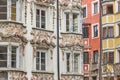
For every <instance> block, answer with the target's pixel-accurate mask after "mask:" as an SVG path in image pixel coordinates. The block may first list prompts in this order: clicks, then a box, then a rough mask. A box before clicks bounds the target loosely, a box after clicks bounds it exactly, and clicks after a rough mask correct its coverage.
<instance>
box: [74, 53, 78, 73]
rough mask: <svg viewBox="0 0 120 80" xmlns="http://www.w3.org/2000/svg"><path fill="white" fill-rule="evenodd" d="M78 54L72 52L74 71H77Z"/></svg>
mask: <svg viewBox="0 0 120 80" xmlns="http://www.w3.org/2000/svg"><path fill="white" fill-rule="evenodd" d="M78 61H79V54H76V53H75V54H74V72H78Z"/></svg>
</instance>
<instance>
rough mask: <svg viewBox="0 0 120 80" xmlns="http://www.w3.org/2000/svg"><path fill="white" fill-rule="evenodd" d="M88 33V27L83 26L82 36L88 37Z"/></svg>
mask: <svg viewBox="0 0 120 80" xmlns="http://www.w3.org/2000/svg"><path fill="white" fill-rule="evenodd" d="M88 34H89V29H88V27H84V28H83V37H84V38H88Z"/></svg>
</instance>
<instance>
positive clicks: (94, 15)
mask: <svg viewBox="0 0 120 80" xmlns="http://www.w3.org/2000/svg"><path fill="white" fill-rule="evenodd" d="M82 8H83V29H84V28H86V27H87V28H88V37H86V36H85V37H84V52H88V55H89V57H88V61H89V63H84V65H85V66H86V65H88V67H89V69H88V72H86V71H85V70H84V67H85V66H84V67H83V70H84V77H88V78H91V79H92V78H93V77H92V76H96V79H94V80H97V79H98V76H97V75H96V74H94V72H92V71H93V70H94V65H97V68H96V69H95V70H96V72H98V71H99V69H98V65H99V53H100V36H99V35H100V19H99V18H100V14H99V0H82ZM85 8H86V9H85ZM85 10H86V16H85ZM96 26H97V29H96ZM83 35H87V33H86V34H85V31H84V30H83ZM96 52H98V58H96V57H95V55H94V53H96ZM95 58H96V59H97V60H98V63H94V60H95ZM97 70H98V71H97ZM87 73H88V74H87ZM91 73H92V74H91ZM86 74H87V75H86ZM91 79H89V80H91Z"/></svg>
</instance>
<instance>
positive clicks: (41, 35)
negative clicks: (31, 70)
mask: <svg viewBox="0 0 120 80" xmlns="http://www.w3.org/2000/svg"><path fill="white" fill-rule="evenodd" d="M31 35H33V39H32V40H30V42H31V44H32V45H33V50H34V56H36V50H37V48H43V49H50V51H51V50H52V48H54V47H55V43H54V39H56V37H55V36H52V33H50V32H47V31H37V30H33V31H32V32H31ZM51 52H53V51H51Z"/></svg>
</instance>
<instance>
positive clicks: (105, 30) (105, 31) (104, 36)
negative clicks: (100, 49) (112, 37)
mask: <svg viewBox="0 0 120 80" xmlns="http://www.w3.org/2000/svg"><path fill="white" fill-rule="evenodd" d="M103 38H107V28H106V27H104V28H103Z"/></svg>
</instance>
